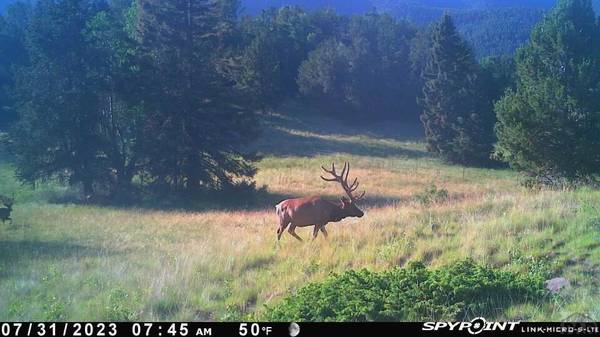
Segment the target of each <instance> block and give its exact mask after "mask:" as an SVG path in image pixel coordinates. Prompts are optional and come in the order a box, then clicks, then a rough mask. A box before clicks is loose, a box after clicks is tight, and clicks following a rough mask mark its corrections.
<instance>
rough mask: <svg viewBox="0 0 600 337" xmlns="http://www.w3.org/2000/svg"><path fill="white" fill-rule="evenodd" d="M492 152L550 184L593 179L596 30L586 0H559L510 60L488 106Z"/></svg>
mask: <svg viewBox="0 0 600 337" xmlns="http://www.w3.org/2000/svg"><path fill="white" fill-rule="evenodd" d="M496 113H497V115H498V124H497V128H496V130H497V135H498V144H497V147H496V154H497V156H498V157H499V158H501V159H502V160H504V161H506V162H508V163H509V164H510V165H511V166H512V167H514V168H516V169H519V170H522V171H524V172H525V173H527V174H529V175H531V176H535V177H537V178H538V179H540V180H541V181H543V182H547V183H548V182H549V183H553V182H555V181H556V178H566V179H568V180H579V179H588V178H590V177H593V176H594V175H597V174H598V173H600V28H599V26H598V22H597V19H596V16H595V14H594V10H593V7H592V3H591V1H590V0H561V1H559V3H558V5H557V7H556V8H555V9H554V10H553V11H552V12H551V13H550V14H549V15H548V16H547V17H545V18H544V20H543V21H542V22H540V23H539V24H538V25H537V26H536V27H535V29H534V30H533V32H532V34H531V38H530V41H529V43H528V44H527V45H526V46H525V47H523V48H522V49H521V50H519V52H518V55H517V87H516V89H515V90H511V91H509V92H508V94H507V95H506V96H505V97H504V98H503V99H502V100H500V101H499V102H498V103H497V104H496Z"/></svg>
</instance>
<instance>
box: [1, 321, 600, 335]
mask: <svg viewBox="0 0 600 337" xmlns="http://www.w3.org/2000/svg"><path fill="white" fill-rule="evenodd" d="M403 334H409V335H412V336H414V335H417V336H419V335H422V336H473V335H479V336H496V335H504V336H516V335H518V336H524V335H528V336H554V335H561V336H564V335H600V324H599V323H598V322H581V323H564V322H555V323H552V322H546V323H544V322H542V323H529V322H488V321H486V320H485V319H483V318H476V319H474V320H472V321H470V322H420V323H415V322H413V323H388V322H386V323H375V322H372V323H308V322H289V323H280V322H278V323H274V322H235V323H234V322H228V323H218V322H193V323H192V322H133V323H131V322H129V323H116V322H4V323H0V336H1V337H22V336H27V337H29V336H38V337H66V336H74V337H91V336H94V337H95V336H98V337H113V336H119V337H130V336H132V337H187V336H214V337H236V336H239V337H259V336H260V337H297V336H300V337H327V336H397V335H403Z"/></svg>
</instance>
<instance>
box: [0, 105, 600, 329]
mask: <svg viewBox="0 0 600 337" xmlns="http://www.w3.org/2000/svg"><path fill="white" fill-rule="evenodd" d="M255 146H256V149H257V150H258V152H259V153H260V154H261V155H262V159H261V160H260V161H259V162H258V163H257V167H258V174H257V175H256V182H257V184H258V185H259V186H262V185H265V186H266V192H265V193H263V195H262V197H261V198H262V199H261V200H260V202H258V203H256V204H253V205H249V206H244V207H239V208H235V207H233V208H219V207H217V206H215V205H212V204H208V203H207V204H205V205H198V207H197V208H196V209H193V208H192V209H185V210H178V209H176V208H173V209H157V208H150V207H129V208H125V207H123V208H117V207H105V206H91V205H81V204H74V203H69V202H67V201H65V200H69V195H70V194H71V193H75V192H73V191H71V189H69V188H66V187H63V186H61V185H60V184H57V183H52V184H43V185H39V186H37V188H36V189H35V190H33V189H31V188H30V187H28V186H22V185H20V184H19V183H18V182H17V181H16V179H15V177H14V171H13V168H12V167H11V165H10V164H9V163H8V162H7V161H6V160H4V161H2V163H1V164H0V194H5V195H9V196H10V195H14V196H15V198H16V202H15V205H14V211H13V219H14V222H13V223H12V224H9V223H8V222H7V223H5V224H2V223H0V320H240V319H253V318H254V319H256V318H258V319H259V318H260V317H261V313H262V312H263V311H264V310H265V304H267V305H271V304H274V303H277V301H279V300H280V299H281V298H282V297H283V296H284V295H286V294H289V293H291V292H293V291H294V290H295V289H297V288H298V287H301V286H302V285H304V284H306V283H307V282H310V281H315V280H322V279H323V278H325V277H326V276H328V275H329V274H330V273H332V272H341V271H344V270H347V269H350V268H363V267H364V268H368V269H371V270H384V269H388V268H391V267H395V266H404V265H405V264H406V263H407V262H408V261H413V260H421V261H423V262H424V263H425V264H427V265H429V266H432V267H434V268H435V267H438V266H442V265H446V264H449V263H451V262H453V261H456V260H458V259H462V258H466V257H471V258H473V259H474V260H475V261H478V262H482V263H486V264H490V265H493V266H497V267H500V268H505V269H507V270H512V271H518V272H524V273H525V272H529V271H531V270H542V271H543V272H545V273H547V274H548V275H549V277H555V276H564V277H566V278H567V279H568V280H569V281H570V282H571V284H572V286H571V287H570V288H569V289H567V290H565V291H564V292H562V293H560V294H559V295H558V296H555V297H553V298H552V300H551V301H548V302H547V303H545V304H533V303H531V304H515V305H513V306H509V307H506V308H498V311H497V316H496V317H488V318H490V319H521V320H562V319H566V318H568V317H574V316H573V315H576V317H580V316H585V317H591V318H592V319H594V320H596V321H597V320H599V319H600V290H599V289H600V288H599V284H600V277H599V276H600V191H598V190H593V189H589V188H581V189H576V190H535V191H534V190H528V189H526V188H524V187H522V186H521V185H520V183H519V182H520V177H519V175H518V174H517V173H515V172H513V171H511V170H508V169H478V168H463V167H459V166H450V165H446V164H444V163H442V162H440V161H439V160H437V159H435V158H432V157H431V156H430V155H429V154H428V153H427V152H426V151H425V146H424V144H423V143H422V141H421V140H420V131H419V128H418V127H407V126H403V125H394V124H392V125H390V124H387V125H380V126H370V127H343V126H340V125H339V123H337V122H333V121H328V120H325V119H317V120H314V119H311V118H309V117H307V118H302V119H296V118H291V117H283V116H280V115H273V116H271V118H269V120H268V122H265V131H264V133H263V135H262V136H261V139H260V140H259V141H258V142H257V144H256V145H255ZM343 161H349V162H350V163H351V165H352V170H351V172H350V175H351V176H352V177H354V176H357V177H359V180H360V182H361V187H362V188H364V189H365V190H366V191H367V196H366V198H365V199H364V201H363V202H362V204H361V205H362V208H363V210H364V211H365V213H366V214H365V216H364V217H363V218H361V219H347V220H344V221H342V222H340V223H336V224H330V225H328V227H327V228H328V231H329V239H328V240H325V239H324V238H323V237H322V236H319V238H318V239H317V240H316V241H310V240H308V239H309V238H310V234H311V231H312V228H310V229H308V228H304V229H302V228H300V229H298V230H297V233H298V234H299V235H300V236H302V237H303V238H304V239H305V242H304V243H300V242H297V241H296V240H295V239H294V238H292V237H291V236H290V235H289V234H287V233H285V234H284V236H283V237H282V241H281V243H280V244H279V245H278V244H277V242H276V228H277V219H276V217H275V213H274V205H275V204H276V203H277V202H279V201H280V200H282V199H285V198H287V197H291V196H304V195H324V196H328V197H331V198H336V197H339V196H342V190H341V188H340V187H339V186H338V185H335V184H333V183H326V182H324V181H322V180H321V179H320V178H319V175H320V173H321V171H320V166H321V165H329V164H330V163H331V162H337V163H342V162H343ZM431 184H435V185H436V186H437V187H439V188H444V189H446V190H447V191H448V197H447V198H445V199H443V200H438V201H435V202H432V203H430V204H424V203H422V202H419V201H418V200H417V199H416V198H415V196H416V195H418V194H419V193H422V191H423V190H425V189H426V188H427V186H430V185H431ZM431 224H437V225H438V227H439V229H437V230H433V229H432V226H431Z"/></svg>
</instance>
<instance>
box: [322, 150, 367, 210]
mask: <svg viewBox="0 0 600 337" xmlns="http://www.w3.org/2000/svg"><path fill="white" fill-rule="evenodd" d="M321 168H322V169H323V171H325V172H327V173H329V174H330V175H331V177H330V178H325V177H323V176H321V179H323V180H325V181H335V182H338V183H340V185H341V186H342V188H343V189H344V192H346V194H347V195H348V198H346V197H342V198H341V199H340V201H341V203H342V204H341V209H342V211H343V213H344V215H345V216H349V217H357V218H360V217H362V216H363V215H365V213H364V212H363V211H361V210H360V209H359V208H358V207H357V206H356V202H357V201H359V200H360V199H362V198H363V197H364V196H365V191H363V192H362V194H361V195H359V196H358V197H356V196H354V194H353V192H354V191H356V189H357V188H358V185H359V183H358V178H354V181H353V182H352V184H350V185H348V174H349V173H350V164H349V163H347V162H346V163H344V168H343V169H342V173H341V174H337V172H336V171H335V164H334V163H332V164H331V170H328V169H326V168H325V167H323V166H321Z"/></svg>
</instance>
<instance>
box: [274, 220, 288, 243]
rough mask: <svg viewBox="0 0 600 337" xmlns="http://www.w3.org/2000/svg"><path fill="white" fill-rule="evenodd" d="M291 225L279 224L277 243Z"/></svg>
mask: <svg viewBox="0 0 600 337" xmlns="http://www.w3.org/2000/svg"><path fill="white" fill-rule="evenodd" d="M289 224H290V223H289V222H288V223H284V222H281V223H280V224H279V228H277V241H279V240H281V235H282V234H283V231H284V230H285V228H286V227H287V226H288V225H289Z"/></svg>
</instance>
